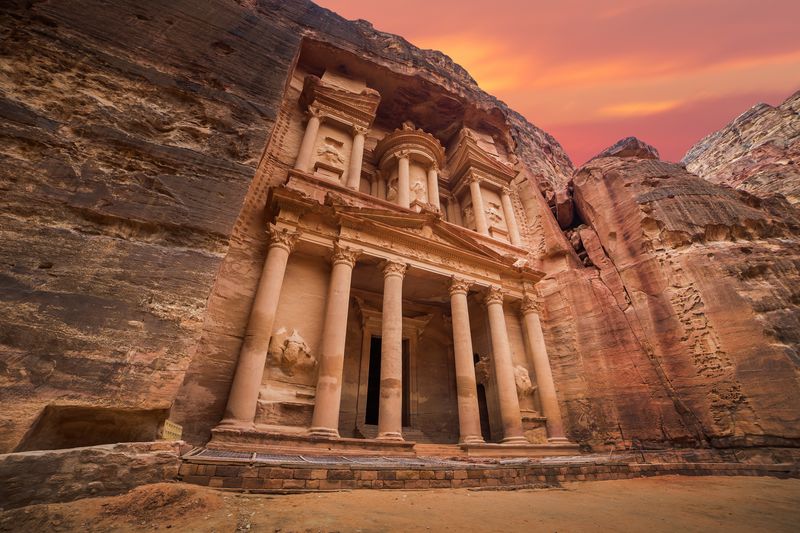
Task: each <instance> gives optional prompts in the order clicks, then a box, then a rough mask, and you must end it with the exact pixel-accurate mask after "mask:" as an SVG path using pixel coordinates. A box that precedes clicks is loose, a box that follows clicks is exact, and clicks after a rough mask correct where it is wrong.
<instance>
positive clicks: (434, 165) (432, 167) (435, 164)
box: [428, 161, 439, 172]
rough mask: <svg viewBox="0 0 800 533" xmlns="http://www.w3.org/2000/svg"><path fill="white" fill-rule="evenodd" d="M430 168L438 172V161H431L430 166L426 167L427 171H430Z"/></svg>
mask: <svg viewBox="0 0 800 533" xmlns="http://www.w3.org/2000/svg"><path fill="white" fill-rule="evenodd" d="M431 170H432V171H434V172H439V163H437V162H436V161H434V162H433V163H431V166H429V167H428V171H431Z"/></svg>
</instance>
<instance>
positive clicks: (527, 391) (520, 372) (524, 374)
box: [514, 365, 536, 400]
mask: <svg viewBox="0 0 800 533" xmlns="http://www.w3.org/2000/svg"><path fill="white" fill-rule="evenodd" d="M514 383H515V384H516V385H517V396H519V399H520V400H521V399H523V398H527V397H528V396H531V395H532V394H533V393H534V391H536V386H535V385H534V384H533V382H532V381H531V375H530V374H529V373H528V369H527V368H525V367H524V366H522V365H516V366H514Z"/></svg>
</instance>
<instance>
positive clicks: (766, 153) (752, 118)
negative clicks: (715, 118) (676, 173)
mask: <svg viewBox="0 0 800 533" xmlns="http://www.w3.org/2000/svg"><path fill="white" fill-rule="evenodd" d="M683 162H684V163H685V164H686V168H687V169H688V170H689V171H690V172H693V173H695V174H697V175H698V176H700V177H701V178H704V179H706V180H708V181H710V182H712V183H720V184H724V185H729V186H731V187H734V188H736V189H742V190H744V191H748V192H751V193H753V194H755V195H756V196H759V197H762V198H764V197H767V196H769V195H772V194H782V195H784V196H785V197H786V199H787V200H789V202H790V203H792V204H797V203H798V202H800V91H798V92H796V93H794V94H793V95H792V96H790V97H789V98H787V99H786V101H785V102H783V103H782V104H781V105H779V106H777V107H772V106H770V105H767V104H758V105H756V106H754V107H753V108H752V109H750V110H749V111H747V112H746V113H743V114H742V115H740V116H739V117H737V118H736V119H735V120H734V121H733V122H731V123H730V124H728V125H727V126H725V127H724V128H722V129H721V130H719V131H717V132H715V133H712V134H711V135H709V136H708V137H706V138H704V139H703V140H701V141H700V142H698V143H697V144H695V145H694V146H692V147H691V148H690V149H689V151H688V152H687V153H686V155H685V156H684V158H683Z"/></svg>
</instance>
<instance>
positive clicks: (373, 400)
mask: <svg viewBox="0 0 800 533" xmlns="http://www.w3.org/2000/svg"><path fill="white" fill-rule="evenodd" d="M381 345H382V344H381V338H380V337H377V336H373V337H372V338H371V339H370V343H369V374H368V377H367V406H366V410H365V411H366V412H365V415H364V423H365V424H373V425H377V423H378V413H379V412H380V405H381ZM409 348H410V346H409V343H408V339H403V380H402V381H403V414H402V417H403V422H402V423H403V426H404V427H408V426H409V425H410V417H409V411H410V405H411V394H410V390H411V388H410V384H409V382H408V376H409V368H410V366H409V365H410V363H409V358H410V349H409Z"/></svg>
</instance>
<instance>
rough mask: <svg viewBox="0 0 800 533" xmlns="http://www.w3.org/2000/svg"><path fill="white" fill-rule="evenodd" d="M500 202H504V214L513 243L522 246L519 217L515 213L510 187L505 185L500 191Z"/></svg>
mask: <svg viewBox="0 0 800 533" xmlns="http://www.w3.org/2000/svg"><path fill="white" fill-rule="evenodd" d="M500 202H501V203H502V204H503V216H505V219H506V225H507V226H508V236H509V237H510V238H511V244H513V245H515V246H520V245H521V244H522V239H521V238H520V236H519V226H518V225H517V217H516V215H515V214H514V206H513V204H512V203H511V190H510V189H509V188H508V187H503V190H502V192H501V193H500Z"/></svg>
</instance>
